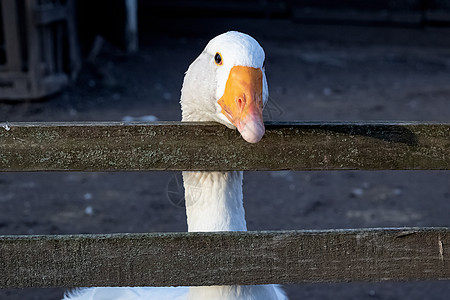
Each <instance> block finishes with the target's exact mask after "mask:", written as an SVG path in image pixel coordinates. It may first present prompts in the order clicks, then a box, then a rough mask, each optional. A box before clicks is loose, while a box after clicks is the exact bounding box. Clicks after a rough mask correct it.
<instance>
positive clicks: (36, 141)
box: [0, 122, 450, 171]
mask: <svg viewBox="0 0 450 300" xmlns="http://www.w3.org/2000/svg"><path fill="white" fill-rule="evenodd" d="M5 128H7V129H8V130H6V129H5ZM1 129H2V128H1V127H0V141H1V142H0V171H131V170H348V169H359V170H380V169H385V170H406V169H412V170H423V169H435V170H442V169H444V170H448V169H450V124H437V123H436V124H434V123H413V122H398V123H358V122H354V123H314V122H311V123H295V122H294V123H292V122H290V123H282V122H275V123H266V130H267V132H266V134H265V136H264V137H263V139H262V140H261V142H259V143H257V144H249V143H247V142H245V141H244V140H243V139H242V138H241V137H240V136H239V134H238V133H237V132H236V131H233V130H229V129H227V128H225V126H220V125H215V124H208V125H205V124H199V123H184V124H183V123H181V122H159V123H150V124H142V123H141V124H123V123H8V124H7V123H3V129H5V130H1Z"/></svg>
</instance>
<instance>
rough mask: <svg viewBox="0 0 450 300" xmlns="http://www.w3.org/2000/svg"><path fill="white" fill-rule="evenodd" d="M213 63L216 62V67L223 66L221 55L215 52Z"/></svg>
mask: <svg viewBox="0 0 450 300" xmlns="http://www.w3.org/2000/svg"><path fill="white" fill-rule="evenodd" d="M214 61H215V62H216V65H219V66H221V65H222V64H223V61H222V55H220V53H219V52H217V53H216V55H214Z"/></svg>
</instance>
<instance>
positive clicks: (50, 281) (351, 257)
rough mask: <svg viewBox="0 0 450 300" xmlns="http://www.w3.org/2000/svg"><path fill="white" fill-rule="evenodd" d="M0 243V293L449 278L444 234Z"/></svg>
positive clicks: (409, 231)
mask: <svg viewBox="0 0 450 300" xmlns="http://www.w3.org/2000/svg"><path fill="white" fill-rule="evenodd" d="M0 241H1V244H0V259H1V262H0V272H1V273H0V274H3V275H2V276H0V287H20V288H22V287H60V286H62V287H73V286H173V285H217V284H219V285H230V284H265V283H299V282H336V281H344V282H346V281H381V280H425V279H450V267H449V261H450V229H449V228H434V229H423V228H402V229H366V230H329V231H278V232H273V231H272V232H222V233H153V234H114V235H76V236H3V237H1V239H0ZM5 274H6V276H5Z"/></svg>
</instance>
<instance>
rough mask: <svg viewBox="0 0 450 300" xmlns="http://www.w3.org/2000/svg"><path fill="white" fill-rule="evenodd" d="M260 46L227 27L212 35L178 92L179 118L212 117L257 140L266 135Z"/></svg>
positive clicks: (248, 138) (265, 90) (264, 86)
mask: <svg viewBox="0 0 450 300" xmlns="http://www.w3.org/2000/svg"><path fill="white" fill-rule="evenodd" d="M264 60H265V54H264V50H263V48H262V47H261V46H260V45H259V43H258V42H257V41H256V40H255V39H254V38H252V37H251V36H249V35H247V34H244V33H240V32H236V31H230V32H226V33H223V34H221V35H219V36H217V37H215V38H213V39H212V40H211V41H210V42H209V43H208V44H207V45H206V47H205V49H204V50H203V52H202V53H201V54H200V55H199V56H198V57H197V59H195V60H194V62H193V63H192V64H191V65H190V66H189V68H188V70H187V72H186V75H185V77H184V81H183V88H182V90H181V101H180V102H181V108H182V117H183V121H215V122H219V123H221V124H224V125H226V126H227V127H229V128H236V129H237V130H238V131H239V132H240V134H241V135H242V137H243V138H244V140H246V141H247V142H249V143H256V142H258V141H260V140H261V138H262V136H263V135H264V132H265V129H264V123H263V117H262V110H263V107H264V105H265V103H266V102H267V100H268V96H269V93H268V86H267V79H266V75H265V72H264Z"/></svg>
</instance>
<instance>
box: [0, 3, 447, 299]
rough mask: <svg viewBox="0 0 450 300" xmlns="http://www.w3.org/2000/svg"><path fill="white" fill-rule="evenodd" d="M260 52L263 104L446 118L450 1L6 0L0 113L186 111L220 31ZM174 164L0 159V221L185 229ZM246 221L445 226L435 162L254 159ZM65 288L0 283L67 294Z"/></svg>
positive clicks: (301, 288)
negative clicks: (332, 168) (183, 93)
mask: <svg viewBox="0 0 450 300" xmlns="http://www.w3.org/2000/svg"><path fill="white" fill-rule="evenodd" d="M229 30H238V31H242V32H245V33H248V34H250V35H252V36H253V37H254V38H256V39H257V40H258V41H259V42H260V44H261V45H262V46H263V48H264V49H265V52H266V57H267V59H266V73H267V77H268V82H269V91H270V94H271V96H270V103H269V105H268V106H267V109H266V112H265V114H264V116H265V119H266V120H291V121H294V120H301V121H310V120H317V121H329V120H400V121H410V120H421V121H443V122H448V121H449V119H450V1H446V0H441V1H440V0H403V1H401V0H398V1H395V0H366V1H362V0H348V1H332V0H315V1H312V0H310V1H308V0H298V1H296V0H291V1H277V0H273V1H269V0H245V1H181V0H180V1H178V0H165V1H144V0H142V1H137V0H110V1H106V0H103V1H100V0H98V1H85V0H78V1H76V0H17V1H16V0H0V122H5V121H10V122H13V121H14V122H15V121H133V120H136V121H140V120H141V121H155V120H180V118H181V113H180V106H179V97H180V89H181V84H182V80H183V75H184V72H185V71H186V70H187V68H188V66H189V64H190V63H191V62H192V61H193V60H194V59H195V58H196V57H197V56H198V55H199V54H200V52H201V51H202V50H203V48H204V47H205V45H206V43H207V42H208V41H209V40H210V39H211V38H213V37H214V36H216V35H218V34H220V33H222V32H225V31H229ZM179 180H180V174H179V173H178V172H127V173H0V234H70V233H112V232H164V231H186V230H187V226H186V216H185V210H184V207H183V204H182V202H180V201H179V200H180V199H179V197H181V196H180V195H182V193H183V191H182V186H181V185H180V181H179ZM244 199H245V201H244V202H245V203H244V204H245V208H246V217H247V222H248V228H249V230H280V229H329V228H362V227H402V226H447V227H448V226H450V218H449V211H450V176H449V174H448V172H436V171H396V172H392V171H374V172H367V171H339V172H322V171H320V172H319V171H314V172H289V171H283V172H247V173H246V174H245V180H244ZM286 290H287V293H288V295H289V297H290V299H448V295H449V294H450V284H449V282H445V281H441V282H435V281H429V282H408V283H402V282H400V283H395V282H384V283H343V284H301V285H287V286H286ZM63 293H64V290H63V289H24V290H18V289H8V290H0V299H21V300H23V299H36V300H37V299H60V298H61V297H62V294H63Z"/></svg>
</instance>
